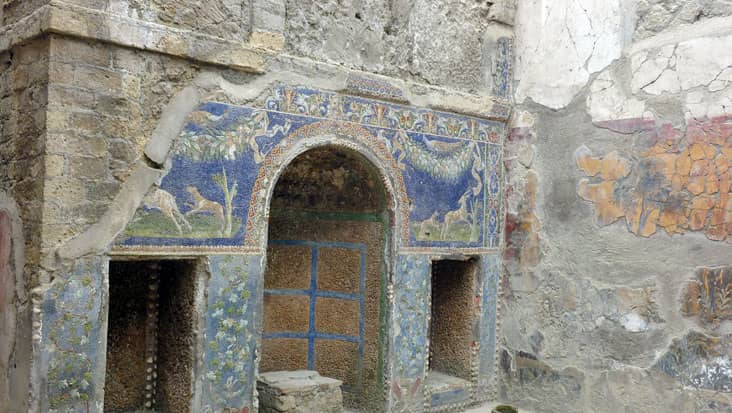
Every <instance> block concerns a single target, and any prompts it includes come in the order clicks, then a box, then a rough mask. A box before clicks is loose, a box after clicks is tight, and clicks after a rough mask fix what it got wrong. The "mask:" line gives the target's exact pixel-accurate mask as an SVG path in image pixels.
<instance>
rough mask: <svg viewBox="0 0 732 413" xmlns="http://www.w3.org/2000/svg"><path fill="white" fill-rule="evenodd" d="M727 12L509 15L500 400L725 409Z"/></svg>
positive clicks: (593, 8)
mask: <svg viewBox="0 0 732 413" xmlns="http://www.w3.org/2000/svg"><path fill="white" fill-rule="evenodd" d="M731 12H732V10H730V5H729V2H725V1H673V0H642V1H626V0H616V1H588V2H581V4H580V2H572V1H552V2H547V1H539V0H536V1H521V2H519V7H518V12H517V43H516V60H515V69H516V70H515V82H514V90H515V93H514V97H515V99H516V104H517V108H516V111H515V113H514V116H513V129H512V131H511V133H510V135H509V138H508V141H507V144H506V154H505V166H506V169H507V181H506V185H507V187H506V190H507V224H506V230H507V232H506V249H505V252H504V258H505V266H506V267H505V270H506V273H505V278H504V280H503V282H502V287H503V288H502V291H503V300H502V306H501V313H502V314H503V317H502V325H501V333H500V334H501V342H502V345H503V349H502V350H501V355H500V369H501V374H502V380H501V385H500V392H499V393H500V398H501V399H503V400H505V401H507V402H513V403H516V404H518V405H519V406H524V407H526V408H531V409H535V410H537V411H560V410H561V411H571V412H572V411H576V412H585V411H595V412H614V411H619V410H630V411H661V410H668V411H726V410H729V409H730V391H731V390H732V388H731V387H730V382H729V373H728V366H729V363H730V351H731V349H732V347H730V345H729V337H730V333H732V323H731V322H730V318H729V312H728V309H727V307H728V305H727V301H728V300H729V292H730V289H729V288H728V286H729V277H728V270H727V268H728V266H729V265H730V262H729V251H730V240H731V238H730V236H731V234H732V233H731V232H730V230H732V215H731V214H730V211H732V209H731V208H732V207H731V205H732V204H730V203H729V202H728V197H729V193H730V184H729V182H730V175H729V173H730V172H729V170H730V169H729V165H728V159H729V156H730V153H729V145H730V142H731V140H730V139H732V131H731V129H730V117H729V116H730V115H729V103H730V101H729V96H730V92H731V90H730V87H729V81H730V80H731V79H730V76H729V72H730V64H731V63H732V60H731V59H732V58H731V57H730V54H729V45H730V32H729V29H728V28H729V22H730V17H729V16H730V14H731ZM629 383H632V385H630V386H629V385H628V384H629Z"/></svg>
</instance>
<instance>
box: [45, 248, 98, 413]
mask: <svg viewBox="0 0 732 413" xmlns="http://www.w3.org/2000/svg"><path fill="white" fill-rule="evenodd" d="M106 274H107V259H106V258H104V257H92V258H88V259H80V260H77V261H76V263H75V265H74V266H73V268H70V269H68V270H67V271H65V272H63V273H61V274H60V275H59V276H58V278H57V279H56V280H55V281H54V283H53V285H52V286H51V288H50V289H49V290H48V291H47V292H46V293H45V296H44V299H43V304H42V309H43V317H44V320H43V324H42V325H43V327H42V337H43V351H42V352H41V354H42V359H41V366H42V367H41V368H42V370H43V371H42V376H43V377H47V381H46V386H47V388H46V394H47V398H46V400H45V402H46V403H47V405H43V406H41V410H42V411H44V412H51V413H53V412H64V413H66V412H89V411H92V410H93V409H94V407H95V405H96V403H97V402H99V401H100V398H99V395H100V393H101V392H102V391H103V389H102V388H101V387H102V385H101V383H103V381H100V380H99V377H98V372H99V371H102V372H103V371H104V366H102V365H101V363H100V362H99V361H100V356H101V355H100V351H104V350H102V349H100V344H101V343H102V342H104V341H105V340H104V339H103V337H102V336H101V334H102V330H103V329H102V325H103V324H102V322H101V321H102V320H104V319H105V318H106V315H104V314H103V313H102V310H103V305H102V303H103V301H104V300H103V295H104V289H103V283H104V280H105V278H106Z"/></svg>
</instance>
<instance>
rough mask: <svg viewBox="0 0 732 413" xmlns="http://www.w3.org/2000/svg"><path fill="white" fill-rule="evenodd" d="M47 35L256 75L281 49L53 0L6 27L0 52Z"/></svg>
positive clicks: (0, 38)
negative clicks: (224, 67)
mask: <svg viewBox="0 0 732 413" xmlns="http://www.w3.org/2000/svg"><path fill="white" fill-rule="evenodd" d="M47 33H54V34H60V35H65V36H71V37H77V38H82V39H92V40H96V41H102V42H107V43H112V44H116V45H119V46H124V47H130V48H134V49H141V50H149V51H153V52H157V53H162V54H167V55H171V56H177V57H182V58H185V59H190V60H193V61H198V62H201V63H207V64H212V65H218V66H226V67H230V68H235V69H238V70H243V71H247V72H255V73H261V72H263V71H264V66H265V57H266V56H267V55H268V54H271V53H272V52H276V51H277V50H276V47H277V46H281V44H277V42H273V44H272V45H273V46H274V47H275V49H270V50H267V49H263V48H259V47H254V46H252V45H250V44H248V43H239V42H232V41H229V40H225V39H221V38H218V37H214V36H208V35H205V34H201V33H196V32H193V31H190V30H182V29H177V28H174V27H169V26H165V25H161V24H156V23H150V22H144V21H141V20H137V19H132V18H129V17H125V16H120V15H115V14H110V13H107V12H103V11H99V10H93V9H89V8H86V7H81V6H76V5H72V4H68V3H65V2H63V1H60V0H51V1H50V3H49V4H48V5H46V6H43V7H41V8H39V9H37V10H36V11H34V12H33V13H32V14H30V15H29V16H27V17H25V18H23V19H21V20H19V21H17V22H15V23H14V24H12V25H8V26H5V27H3V28H0V51H5V50H8V49H10V48H11V47H13V46H14V45H16V44H21V43H24V42H27V41H28V40H31V39H33V38H35V37H38V36H41V35H43V34H47ZM271 43H272V42H271ZM256 44H257V46H260V45H261V44H262V42H260V41H257V42H256Z"/></svg>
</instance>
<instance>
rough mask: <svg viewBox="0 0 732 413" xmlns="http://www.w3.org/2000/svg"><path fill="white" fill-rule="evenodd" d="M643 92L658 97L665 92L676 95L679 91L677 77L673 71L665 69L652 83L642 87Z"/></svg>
mask: <svg viewBox="0 0 732 413" xmlns="http://www.w3.org/2000/svg"><path fill="white" fill-rule="evenodd" d="M643 91H644V92H646V93H648V94H650V95H660V94H663V93H666V92H668V93H677V92H679V91H681V86H680V85H679V76H678V75H677V74H676V72H675V71H673V70H670V69H666V70H664V71H663V73H661V75H660V76H658V78H657V79H656V80H655V81H654V82H653V83H651V84H649V85H648V86H646V87H644V88H643Z"/></svg>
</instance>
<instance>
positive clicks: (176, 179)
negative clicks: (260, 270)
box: [118, 86, 504, 248]
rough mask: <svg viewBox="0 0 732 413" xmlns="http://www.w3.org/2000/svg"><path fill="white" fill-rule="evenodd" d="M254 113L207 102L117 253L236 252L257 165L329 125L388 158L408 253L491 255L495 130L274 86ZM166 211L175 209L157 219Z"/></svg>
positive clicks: (495, 212)
mask: <svg viewBox="0 0 732 413" xmlns="http://www.w3.org/2000/svg"><path fill="white" fill-rule="evenodd" d="M260 104H261V105H262V106H264V107H265V108H266V110H263V109H254V108H249V107H240V106H232V105H228V104H222V103H214V102H209V103H205V104H203V105H201V106H200V107H199V108H198V109H197V110H196V111H194V112H193V113H191V114H190V115H189V117H188V122H187V123H186V126H185V129H184V132H183V134H182V135H181V136H180V138H179V140H178V142H177V144H176V146H175V148H174V152H173V155H172V160H173V165H172V169H171V170H170V172H169V174H168V175H167V176H166V177H165V178H164V179H163V180H162V182H161V185H160V190H156V192H157V193H156V194H151V195H149V196H148V197H146V201H145V202H144V205H143V207H141V208H140V210H138V212H137V214H136V215H135V217H134V218H133V221H132V222H131V223H130V225H129V226H128V227H127V230H126V232H125V233H124V234H123V236H122V237H121V238H120V239H119V240H118V244H120V245H123V246H127V247H129V246H195V247H207V246H209V247H222V246H226V247H235V246H241V245H242V244H243V243H244V240H245V237H246V224H247V222H246V221H247V215H248V214H249V208H250V205H251V198H252V189H253V188H255V187H257V186H258V185H260V184H261V185H267V184H268V183H262V182H257V176H258V174H259V172H260V169H261V168H262V167H263V165H264V164H265V160H266V158H267V156H268V155H269V154H270V153H271V152H272V150H273V149H274V148H275V147H276V146H277V145H278V144H279V143H280V142H281V141H282V140H283V138H285V137H286V136H288V135H291V134H292V133H293V132H295V131H296V130H298V129H299V128H302V127H304V126H306V125H311V124H314V123H317V122H322V121H323V120H324V119H329V120H335V121H337V122H346V123H349V122H354V123H356V124H359V125H361V126H363V127H364V128H365V129H366V130H367V131H368V132H369V133H371V134H372V135H373V137H374V138H376V139H378V141H379V142H381V143H382V144H383V145H385V146H386V147H387V148H388V149H389V151H390V152H391V156H393V158H394V159H395V160H396V165H397V167H398V168H399V170H400V171H401V173H402V175H403V178H404V182H405V187H406V194H405V196H406V197H407V198H408V199H409V203H410V205H409V212H408V216H409V221H410V222H409V233H410V235H409V239H408V240H407V241H406V242H408V244H409V245H410V246H417V247H473V248H474V247H497V246H498V233H499V225H500V222H499V219H498V216H499V215H500V203H499V202H498V200H500V198H501V197H500V191H501V186H500V185H499V184H498V182H499V179H500V152H501V150H500V148H501V144H502V139H503V134H504V125H503V124H502V123H499V122H494V121H487V120H482V119H477V118H471V117H467V116H460V115H455V114H449V113H442V112H436V111H430V110H424V109H416V108H412V107H409V106H403V105H397V104H387V103H381V102H378V101H373V100H369V99H365V98H357V97H351V96H344V95H337V94H333V93H325V92H320V91H317V90H312V89H306V88H289V87H284V86H283V87H278V88H275V89H274V90H273V92H272V95H271V96H270V97H269V98H267V99H265V100H264V101H263V102H260ZM224 177H225V178H226V179H225V182H224V179H223V178H224ZM192 191H197V193H198V194H200V195H194V194H193V192H192ZM227 191H228V193H229V197H227ZM196 197H198V199H196ZM161 199H162V201H163V202H161ZM169 199H172V200H173V201H172V202H168V200H169ZM201 201H202V202H201ZM166 202H167V203H168V204H170V203H172V204H173V205H174V207H175V208H173V210H172V211H168V213H167V214H166V213H164V212H165V211H164V207H163V206H161V205H165V204H166ZM200 205H203V206H204V207H203V208H200ZM197 206H199V208H198V209H196V207H197ZM405 207H406V206H405ZM227 209H230V211H231V214H230V215H231V217H230V218H229V214H226V213H224V214H222V212H221V211H226V210H227ZM177 211H179V212H177Z"/></svg>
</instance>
